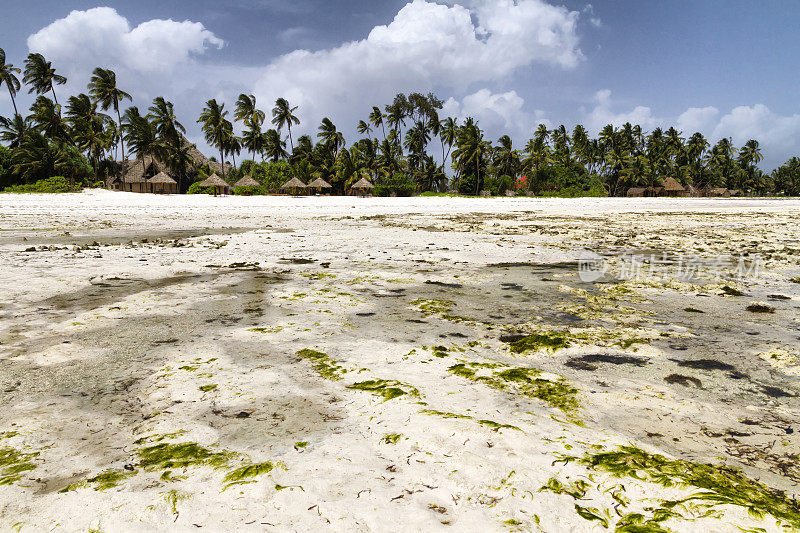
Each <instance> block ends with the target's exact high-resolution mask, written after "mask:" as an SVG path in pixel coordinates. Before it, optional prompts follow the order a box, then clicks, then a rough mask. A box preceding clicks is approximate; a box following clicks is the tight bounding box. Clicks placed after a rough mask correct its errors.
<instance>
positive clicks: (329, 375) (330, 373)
mask: <svg viewBox="0 0 800 533" xmlns="http://www.w3.org/2000/svg"><path fill="white" fill-rule="evenodd" d="M297 356H298V357H300V358H301V359H305V360H307V361H310V362H311V363H312V364H313V365H314V370H316V372H317V374H319V375H320V376H322V377H323V378H325V379H330V380H333V381H338V380H340V379H342V374H344V373H345V372H347V371H346V370H345V369H344V368H343V367H341V366H339V365H337V364H336V362H335V361H334V360H333V359H331V358H330V356H328V354H326V353H323V352H318V351H316V350H310V349H308V348H304V349H302V350H300V351H299V352H297Z"/></svg>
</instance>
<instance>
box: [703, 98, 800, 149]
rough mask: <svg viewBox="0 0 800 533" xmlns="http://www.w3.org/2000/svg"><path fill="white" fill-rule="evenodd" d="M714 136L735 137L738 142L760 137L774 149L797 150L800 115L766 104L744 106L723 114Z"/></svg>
mask: <svg viewBox="0 0 800 533" xmlns="http://www.w3.org/2000/svg"><path fill="white" fill-rule="evenodd" d="M713 135H714V137H715V138H722V137H731V138H732V139H733V141H734V142H735V143H736V144H744V143H745V142H747V141H748V140H749V139H757V140H758V141H759V142H760V143H761V144H762V146H768V147H769V150H770V151H771V152H784V151H785V152H787V153H788V151H790V150H795V151H796V150H797V147H798V146H800V115H790V116H781V115H778V114H777V113H774V112H773V111H771V110H770V109H769V108H768V107H767V106H765V105H763V104H756V105H754V106H752V107H748V106H740V107H736V108H734V109H733V110H731V112H730V113H728V114H726V115H725V116H723V117H722V118H721V119H720V121H719V124H718V125H717V127H716V128H714V134H713Z"/></svg>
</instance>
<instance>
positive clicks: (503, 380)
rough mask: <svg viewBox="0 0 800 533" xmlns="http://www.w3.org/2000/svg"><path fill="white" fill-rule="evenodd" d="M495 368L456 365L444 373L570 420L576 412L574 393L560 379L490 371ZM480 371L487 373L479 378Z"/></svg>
mask: <svg viewBox="0 0 800 533" xmlns="http://www.w3.org/2000/svg"><path fill="white" fill-rule="evenodd" d="M498 367H499V365H496V364H493V363H488V364H487V363H459V364H457V365H453V366H451V367H450V368H448V369H447V370H448V372H450V373H451V374H455V375H457V376H461V377H463V378H466V379H469V380H472V381H476V382H479V383H483V384H484V385H487V386H489V387H493V388H495V389H499V390H502V391H505V392H510V393H515V394H521V395H522V396H527V397H528V398H536V399H539V400H542V401H543V402H545V403H547V404H549V405H551V406H552V407H555V408H556V409H560V410H561V411H563V412H564V413H565V414H567V415H568V416H570V417H572V416H574V415H575V413H576V411H577V410H578V409H579V404H578V400H577V394H578V389H576V388H575V387H573V386H572V385H570V384H569V382H567V381H566V380H564V379H563V378H559V379H558V380H556V381H551V380H549V379H544V378H541V377H539V376H540V374H541V372H540V371H539V370H536V369H534V368H523V367H518V368H507V367H506V368H505V369H504V370H500V371H497V370H494V369H495V368H498ZM499 368H503V367H499ZM482 369H489V371H490V373H489V374H488V375H487V374H484V375H479V374H478V372H479V371H481V370H482Z"/></svg>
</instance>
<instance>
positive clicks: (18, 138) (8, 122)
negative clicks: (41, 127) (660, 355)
mask: <svg viewBox="0 0 800 533" xmlns="http://www.w3.org/2000/svg"><path fill="white" fill-rule="evenodd" d="M28 129H30V120H29V119H27V118H22V115H20V114H19V113H17V114H16V115H14V118H6V117H0V141H3V142H5V143H8V147H9V148H12V149H13V148H19V147H20V146H21V145H22V142H23V141H24V139H25V135H26V134H27V132H28Z"/></svg>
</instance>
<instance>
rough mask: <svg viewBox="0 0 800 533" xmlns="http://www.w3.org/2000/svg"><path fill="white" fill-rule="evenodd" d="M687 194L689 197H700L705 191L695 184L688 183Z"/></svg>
mask: <svg viewBox="0 0 800 533" xmlns="http://www.w3.org/2000/svg"><path fill="white" fill-rule="evenodd" d="M686 196H689V197H692V198H698V197H700V196H703V193H702V192H701V191H700V190H699V189H698V188H697V187H695V186H693V185H687V186H686Z"/></svg>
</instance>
